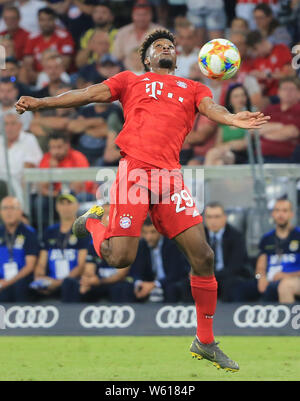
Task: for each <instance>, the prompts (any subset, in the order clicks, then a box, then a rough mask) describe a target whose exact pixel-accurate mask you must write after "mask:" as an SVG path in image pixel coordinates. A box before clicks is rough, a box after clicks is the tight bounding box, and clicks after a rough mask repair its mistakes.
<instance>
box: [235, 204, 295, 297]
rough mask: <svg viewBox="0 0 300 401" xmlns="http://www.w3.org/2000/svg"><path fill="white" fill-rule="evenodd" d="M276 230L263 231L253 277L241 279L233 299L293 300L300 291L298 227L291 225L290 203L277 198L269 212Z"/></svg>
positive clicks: (291, 212) (291, 208)
mask: <svg viewBox="0 0 300 401" xmlns="http://www.w3.org/2000/svg"><path fill="white" fill-rule="evenodd" d="M272 217H273V220H274V223H275V225H276V228H275V230H272V231H270V232H268V233H267V234H265V235H264V236H263V237H262V239H261V241H260V245H259V250H260V254H259V256H258V259H257V263H256V276H255V278H256V279H255V280H250V281H246V282H244V283H241V284H240V286H239V287H238V288H236V290H235V291H234V292H235V295H234V297H235V301H237V302H251V301H256V300H258V299H261V300H262V301H264V302H278V301H279V302H282V303H293V302H295V296H297V295H300V288H299V276H300V249H299V244H300V229H299V228H298V227H293V226H292V219H293V207H292V204H291V202H290V201H289V200H287V199H280V200H278V201H277V202H276V203H275V205H274V209H273V212H272Z"/></svg>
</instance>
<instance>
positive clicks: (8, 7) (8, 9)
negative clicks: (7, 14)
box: [2, 4, 21, 18]
mask: <svg viewBox="0 0 300 401" xmlns="http://www.w3.org/2000/svg"><path fill="white" fill-rule="evenodd" d="M4 11H14V12H15V13H16V15H17V16H18V18H21V14H20V10H19V9H18V7H16V6H12V5H10V4H7V5H6V6H4V7H3V10H2V15H3V13H4Z"/></svg>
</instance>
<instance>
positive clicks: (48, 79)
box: [35, 49, 71, 97]
mask: <svg viewBox="0 0 300 401" xmlns="http://www.w3.org/2000/svg"><path fill="white" fill-rule="evenodd" d="M42 66H43V71H42V72H40V73H39V74H38V77H37V82H36V86H35V88H36V90H37V91H39V92H37V93H36V94H35V96H37V97H44V96H49V94H50V93H54V92H55V91H56V90H57V88H59V87H60V86H61V84H66V85H70V83H71V77H70V76H69V74H68V73H67V72H66V70H65V67H64V63H63V58H62V57H61V55H60V54H59V53H58V52H57V51H56V50H51V49H49V50H46V51H44V53H43V56H42ZM49 84H50V85H49ZM46 87H47V88H48V89H47V90H45V91H43V90H44V89H45V88H46Z"/></svg>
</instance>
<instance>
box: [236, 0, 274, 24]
mask: <svg viewBox="0 0 300 401" xmlns="http://www.w3.org/2000/svg"><path fill="white" fill-rule="evenodd" d="M260 2H263V3H266V4H268V5H269V6H270V7H271V8H272V11H273V13H274V14H275V15H277V12H278V10H279V5H278V3H279V1H278V0H262V1H260ZM257 3H258V1H257V0H237V4H236V8H235V14H236V16H237V17H241V18H244V19H246V20H247V21H248V22H249V27H250V29H251V30H253V29H255V28H256V25H255V20H254V18H253V17H252V16H253V11H254V9H255V7H256V5H257ZM249 16H251V17H250V18H249Z"/></svg>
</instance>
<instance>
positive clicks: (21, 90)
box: [0, 57, 33, 97]
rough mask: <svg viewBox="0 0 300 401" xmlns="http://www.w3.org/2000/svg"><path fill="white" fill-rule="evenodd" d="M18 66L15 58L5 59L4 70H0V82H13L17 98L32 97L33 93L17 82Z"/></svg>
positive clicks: (27, 87)
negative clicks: (16, 90)
mask: <svg viewBox="0 0 300 401" xmlns="http://www.w3.org/2000/svg"><path fill="white" fill-rule="evenodd" d="M19 75H20V65H19V62H18V61H17V59H16V58H15V57H7V58H6V59H5V69H4V70H0V77H1V80H2V79H3V80H4V81H5V80H7V78H8V79H9V80H10V81H11V82H15V84H16V86H17V89H18V96H19V97H21V96H33V91H32V90H31V88H30V87H29V86H28V85H25V84H23V83H22V82H20V80H19Z"/></svg>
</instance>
